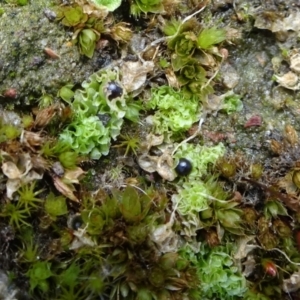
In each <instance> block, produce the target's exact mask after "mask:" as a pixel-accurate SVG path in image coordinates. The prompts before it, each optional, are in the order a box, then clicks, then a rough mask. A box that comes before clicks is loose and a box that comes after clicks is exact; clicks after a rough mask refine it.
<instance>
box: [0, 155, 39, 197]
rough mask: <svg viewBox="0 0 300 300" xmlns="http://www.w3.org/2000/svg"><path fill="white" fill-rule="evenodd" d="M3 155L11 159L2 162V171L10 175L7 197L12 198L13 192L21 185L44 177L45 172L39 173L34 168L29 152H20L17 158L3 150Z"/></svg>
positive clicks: (7, 183) (7, 184)
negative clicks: (11, 156)
mask: <svg viewBox="0 0 300 300" xmlns="http://www.w3.org/2000/svg"><path fill="white" fill-rule="evenodd" d="M1 155H2V157H4V159H5V158H7V159H10V160H8V161H4V162H3V164H2V172H3V174H4V175H5V176H7V177H8V180H7V182H6V195H7V198H9V199H12V197H13V193H14V192H16V191H17V190H18V189H19V188H20V186H21V185H23V184H27V183H30V182H33V181H34V180H39V179H42V177H43V172H41V173H38V172H37V171H35V170H33V165H32V161H31V158H30V155H29V154H28V153H22V154H20V155H19V156H18V157H17V158H16V159H15V160H13V159H12V158H10V156H9V155H8V154H7V153H6V152H4V151H2V152H1Z"/></svg>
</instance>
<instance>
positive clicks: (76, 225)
mask: <svg viewBox="0 0 300 300" xmlns="http://www.w3.org/2000/svg"><path fill="white" fill-rule="evenodd" d="M82 224H83V221H82V218H81V216H80V215H77V216H75V217H74V218H73V220H72V223H71V226H72V228H73V229H74V230H78V229H79V228H80V227H81V225H82Z"/></svg>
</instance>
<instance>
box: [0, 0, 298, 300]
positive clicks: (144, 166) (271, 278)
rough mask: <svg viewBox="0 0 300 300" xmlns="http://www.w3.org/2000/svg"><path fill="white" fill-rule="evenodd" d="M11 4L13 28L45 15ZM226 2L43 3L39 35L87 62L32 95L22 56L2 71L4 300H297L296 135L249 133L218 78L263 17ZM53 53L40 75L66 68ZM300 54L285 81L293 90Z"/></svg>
mask: <svg viewBox="0 0 300 300" xmlns="http://www.w3.org/2000/svg"><path fill="white" fill-rule="evenodd" d="M6 2H7V3H6ZM6 2H5V3H3V1H2V3H0V5H1V8H0V12H1V16H0V21H2V22H4V21H3V20H7V18H9V16H10V17H12V18H13V13H14V11H15V12H16V13H20V14H21V15H22V12H23V13H24V12H26V14H28V11H30V9H34V11H35V10H36V9H37V7H39V5H40V6H41V7H43V5H44V4H43V2H37V3H38V4H36V3H35V4H34V3H27V1H25V2H22V1H21V2H22V3H21V2H20V1H6ZM8 2H9V3H8ZM32 2H33V1H32ZM227 2H228V3H227ZM227 2H226V3H227V4H226V5H225V4H224V5H220V4H216V3H210V1H196V2H195V1H187V2H177V1H167V0H142V1H140V0H133V1H115V2H113V1H98V0H97V1H96V0H93V1H92V0H91V1H87V0H74V1H53V2H51V3H47V9H46V10H44V11H43V14H45V19H43V22H45V23H47V22H48V23H49V24H50V25H49V26H51V27H55V28H59V30H60V31H59V32H60V34H61V35H62V36H63V38H62V40H63V43H62V44H61V45H60V46H61V48H60V50H62V49H66V47H67V48H69V49H70V51H72V53H73V52H74V53H77V54H76V55H77V56H73V55H70V61H68V62H69V64H68V67H66V65H65V64H64V70H65V71H64V72H65V73H66V74H65V75H62V74H61V73H59V74H60V76H59V79H57V78H56V77H55V78H56V79H55V78H54V77H52V75H51V76H50V77H49V82H48V83H46V82H45V85H43V84H42V85H43V86H42V87H41V86H40V85H35V82H37V81H31V83H32V84H31V83H30V82H27V86H29V85H30V84H31V86H30V87H28V90H27V89H26V84H24V82H23V81H22V80H21V79H20V78H18V76H19V75H20V74H22V72H21V71H20V70H19V69H18V63H19V61H22V59H23V57H25V58H26V57H27V56H26V55H25V56H24V54H22V52H15V53H14V54H15V55H16V57H18V62H17V61H15V63H14V64H11V65H10V66H7V67H6V69H5V68H2V69H1V72H8V73H10V74H11V77H9V76H8V74H6V75H5V76H4V77H5V78H6V79H5V80H3V84H4V85H5V88H2V87H1V99H3V107H1V112H0V113H1V122H0V142H1V144H0V163H1V172H0V181H1V182H0V183H1V184H0V191H1V195H2V197H1V200H0V216H1V218H0V250H1V256H0V299H49V300H50V299H57V300H67V299H72V300H73V299H76V300H77V299H78V300H79V299H90V300H92V299H116V300H117V299H118V300H119V299H128V300H130V299H132V300H151V299H152V300H164V299H166V300H167V299H174V300H175V299H176V300H188V299H191V300H193V299H195V300H200V299H208V300H209V299H211V300H215V299H221V300H227V299H228V300H231V299H249V300H259V299H264V300H268V299H269V300H270V299H299V298H297V295H298V294H297V293H299V287H300V283H299V282H300V280H299V278H300V275H299V274H300V269H299V266H300V229H299V228H300V223H299V222H300V204H299V189H300V171H299V165H300V156H299V141H298V134H297V131H296V129H295V127H296V126H292V125H291V124H292V123H296V122H286V123H283V122H281V124H284V126H282V127H281V128H277V129H276V130H273V129H272V128H273V127H274V126H273V127H272V126H271V125H270V124H271V123H268V126H265V127H264V125H265V124H264V123H263V120H262V117H261V116H260V115H258V114H254V115H250V116H248V115H247V121H245V120H244V119H242V120H243V122H244V123H243V122H242V121H241V118H242V117H244V115H243V114H246V113H248V112H249V110H250V108H251V107H252V106H253V103H251V104H249V102H247V101H246V100H247V99H248V98H247V97H249V95H248V94H246V93H239V92H240V91H241V90H239V89H235V86H236V85H234V84H232V82H233V81H234V80H233V79H234V78H233V77H231V79H230V80H229V81H226V79H225V78H224V72H223V71H222V70H223V69H222V68H227V69H226V70H228V69H230V65H229V66H228V63H227V59H228V54H229V50H228V49H232V51H233V53H234V51H235V48H237V47H238V46H237V45H238V42H239V38H237V36H238V34H237V32H236V31H235V30H234V29H235V28H233V26H236V27H239V24H240V22H242V23H243V24H244V26H245V27H246V28H248V30H250V29H249V28H253V21H254V19H255V18H258V19H259V18H260V17H261V15H260V16H257V15H255V13H254V12H255V10H254V12H253V11H251V9H250V8H251V7H250V6H249V7H248V6H246V5H244V6H242V5H237V4H236V5H237V6H236V5H233V4H232V2H231V1H227ZM19 5H24V7H23V6H22V7H20V6H19ZM43 8H44V7H43ZM278 9H280V8H278ZM40 12H41V11H40ZM26 14H25V15H26ZM265 14H266V15H267V12H265ZM291 15H292V14H291ZM274 18H275V17H274ZM31 20H33V19H31ZM270 20H273V18H270ZM32 22H33V21H32ZM231 24H233V25H231ZM32 26H33V30H34V25H32ZM3 28H6V27H3ZM25 28H27V27H26V26H25ZM37 28H38V26H37ZM291 30H293V29H291ZM26 32H27V30H24V34H25V33H26ZM55 32H56V31H55ZM247 34H248V33H247ZM26 36H27V35H26ZM50 36H51V34H50V33H49V37H50ZM26 40H28V41H30V40H31V39H27V38H26ZM0 41H1V37H0ZM23 42H24V43H25V40H22V43H23ZM57 42H58V43H59V41H58V40H57ZM2 44H3V45H6V44H5V43H1V45H2ZM57 45H59V44H57ZM232 45H234V46H232ZM6 46H7V45H6ZM27 46H28V45H27ZM44 46H45V47H44V49H43V53H44V54H43V55H46V57H47V60H43V63H42V62H41V64H40V65H36V67H35V68H36V70H35V71H32V72H35V73H34V74H35V75H37V77H35V78H38V77H39V76H38V74H39V72H42V70H41V68H45V61H47V64H49V68H50V66H51V70H52V71H53V69H52V68H54V69H55V68H56V67H57V68H58V69H59V68H60V67H59V65H60V64H59V62H62V61H65V59H67V57H66V56H65V53H64V52H63V51H60V50H59V51H55V50H54V49H52V48H51V47H48V46H47V47H46V45H44ZM28 47H29V46H28ZM21 48H22V47H21ZM29 48H30V47H29ZM58 48H59V47H58ZM26 49H27V48H26ZM33 49H35V48H33ZM6 50H7V49H6V47H4V48H3V53H4V52H5V53H6ZM19 50H20V49H19ZM20 51H21V50H20ZM21 54H22V55H21ZM296 54H297V53H294V52H293V53H289V52H288V51H287V50H286V51H284V52H282V56H281V60H280V59H277V60H275V61H273V63H274V65H275V62H277V65H276V66H277V69H276V74H279V73H280V68H281V67H282V68H283V69H284V70H285V71H286V72H288V71H287V68H289V65H290V66H291V68H292V70H293V71H294V72H295V73H293V74H294V76H296V77H297V76H298V75H296V73H297V72H296V71H295V61H294V60H295V57H296V56H297V55H296ZM295 55H296V56H295ZM76 57H77V59H78V61H77V60H76ZM104 57H106V58H107V57H109V59H108V58H107V59H104ZM25 58H24V59H25ZM259 59H262V58H261V57H259ZM36 60H37V58H36ZM100 61H101V63H100ZM260 62H261V63H262V64H263V62H262V60H260ZM281 63H282V66H281ZM85 65H87V68H86V69H85V67H84V66H85ZM99 65H100V66H101V68H100V67H99ZM12 66H13V67H14V68H15V69H16V71H15V73H14V74H12V73H11V72H12V69H11V68H12ZM55 66H56V67H55ZM80 66H81V67H82V68H84V69H83V70H84V71H82V72H79V69H80V68H81V67H80ZM0 67H2V60H1V59H0ZM266 69H268V68H266ZM74 70H78V72H79V73H78V74H77V73H76V74H73V71H74ZM220 70H221V71H222V72H223V73H222V72H219V71H220ZM268 70H269V69H268ZM19 71H20V72H21V73H20V72H19ZM57 72H60V71H59V70H58V71H57ZM290 72H291V71H290ZM29 73H30V72H29ZM71 73H72V74H71ZM227 73H229V72H227ZM227 73H226V74H227ZM3 74H4V73H1V76H2V75H3ZM220 74H221V75H220ZM31 75H32V73H31ZM31 75H30V76H31ZM26 76H27V75H26ZM28 76H29V75H28ZM53 76H54V75H53ZM78 76H79V77H78ZM8 77H9V78H10V79H9V80H8ZM275 77H276V78H275ZM275 77H274V78H273V79H274V80H276V81H278V80H279V79H280V80H281V81H280V82H278V83H279V84H280V85H281V86H280V87H279V86H276V89H277V90H279V91H281V92H282V93H286V89H287V88H288V85H287V84H285V85H283V84H282V80H283V79H282V78H285V77H280V76H279V75H276V76H275ZM14 78H16V80H19V82H18V84H17V83H16V82H15V81H14V80H13V79H14ZM26 78H27V79H28V78H29V77H26ZM40 78H43V76H42V75H40ZM79 78H80V80H79ZM297 78H298V77H297ZM269 81H270V82H271V83H270V84H275V82H274V81H272V78H271V76H270V78H269ZM43 82H44V81H43ZM35 87H36V88H35ZM18 88H19V90H18ZM249 88H250V87H249ZM296 88H297V87H296ZM293 90H294V88H293ZM283 91H284V92H283ZM249 94H251V93H249ZM284 95H288V96H289V97H290V98H289V97H288V96H286V97H285V98H284V104H282V103H281V105H283V106H284V108H285V114H287V111H288V109H290V108H293V109H294V111H297V109H296V108H297V104H296V102H293V100H291V99H292V96H291V95H290V94H284ZM265 101H266V100H265ZM264 103H265V102H264ZM276 103H277V102H276ZM251 105H252V106H251ZM255 105H260V104H255ZM268 105H270V104H269V102H268ZM274 105H275V104H274ZM277 105H279V104H278V103H277ZM249 107H250V108H249ZM278 110H280V108H279V109H278ZM267 111H268V112H267V113H268V114H269V113H270V110H269V109H267ZM268 116H269V117H270V116H271V115H268ZM270 119H275V120H276V117H274V116H271V117H270ZM269 122H271V121H269ZM263 130H265V131H263ZM272 130H273V133H272V134H271V133H270V131H272ZM236 132H239V134H240V136H241V137H243V139H244V144H243V146H240V145H241V144H240V143H241V142H240V141H239V140H238V139H235V134H237V133H236ZM259 133H261V135H259V137H261V136H263V138H264V142H262V143H261V145H263V146H261V149H260V150H261V152H260V153H259V154H257V152H255V151H253V152H251V151H250V150H249V148H247V147H250V146H249V145H248V144H247V141H248V139H250V137H251V136H252V139H253V140H255V142H257V141H256V138H255V137H257V136H258V134H259ZM267 136H268V140H265V139H266V137H267ZM257 144H258V142H257V143H256V144H254V142H252V144H251V147H252V148H253V149H256V148H255V147H258V146H257ZM247 149H248V150H247ZM253 149H251V150H253ZM256 154H257V155H256Z"/></svg>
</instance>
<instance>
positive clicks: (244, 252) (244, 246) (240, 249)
mask: <svg viewBox="0 0 300 300" xmlns="http://www.w3.org/2000/svg"><path fill="white" fill-rule="evenodd" d="M254 239H255V236H254V235H251V236H245V237H241V238H239V239H238V241H237V249H236V251H235V254H234V259H237V260H241V259H243V258H245V257H247V256H248V254H249V252H251V251H252V250H253V249H256V248H257V247H258V245H253V244H251V245H249V244H248V243H249V242H251V241H252V240H254Z"/></svg>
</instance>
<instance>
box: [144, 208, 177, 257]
mask: <svg viewBox="0 0 300 300" xmlns="http://www.w3.org/2000/svg"><path fill="white" fill-rule="evenodd" d="M174 218H175V214H174V213H172V215H171V218H170V221H169V222H168V223H166V224H162V225H159V226H157V227H156V228H155V229H154V230H153V231H152V233H151V234H150V239H151V240H152V241H153V242H154V243H155V244H156V245H157V247H158V250H159V251H160V252H162V253H166V252H176V251H177V250H178V244H179V238H178V236H177V235H176V233H175V232H174V231H173V230H172V227H173V224H174Z"/></svg>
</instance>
